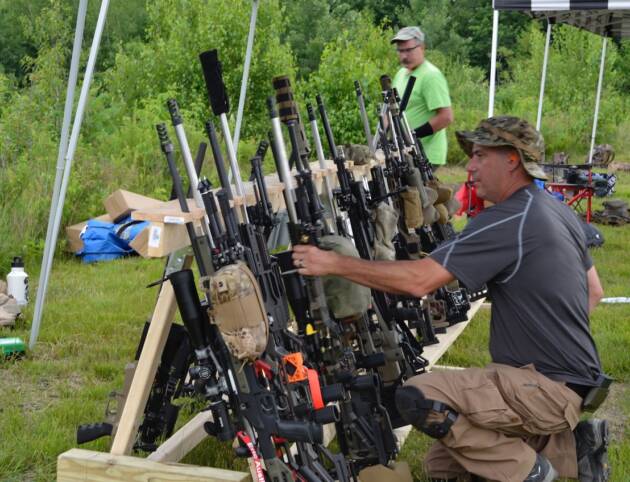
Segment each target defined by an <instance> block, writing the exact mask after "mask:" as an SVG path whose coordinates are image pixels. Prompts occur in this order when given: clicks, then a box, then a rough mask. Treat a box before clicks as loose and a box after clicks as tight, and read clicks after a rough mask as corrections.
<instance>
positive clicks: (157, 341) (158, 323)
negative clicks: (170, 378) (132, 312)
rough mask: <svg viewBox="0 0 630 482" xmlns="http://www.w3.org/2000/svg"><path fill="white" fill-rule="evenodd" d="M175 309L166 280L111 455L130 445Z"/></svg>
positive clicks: (127, 449)
mask: <svg viewBox="0 0 630 482" xmlns="http://www.w3.org/2000/svg"><path fill="white" fill-rule="evenodd" d="M175 308H176V303H175V292H174V291H173V286H172V285H171V282H170V281H165V282H164V283H163V284H162V288H161V290H160V294H159V296H158V300H157V302H156V304H155V309H154V310H153V315H152V317H151V324H150V325H149V330H148V331H147V337H146V339H145V341H144V347H143V348H142V353H141V354H140V359H139V360H138V365H137V367H136V371H135V373H134V376H133V381H132V382H131V387H130V388H129V393H128V395H127V400H126V401H125V406H124V407H123V410H122V414H121V416H120V421H119V422H118V429H117V430H116V434H115V436H114V440H113V441H112V448H111V453H112V454H113V455H126V454H129V453H130V452H131V449H132V448H133V443H134V441H135V439H136V435H137V433H138V427H139V425H140V417H141V416H142V413H143V411H144V407H145V406H146V404H147V399H148V397H149V391H150V390H151V385H152V384H153V380H154V378H155V373H156V370H157V366H158V363H159V362H160V358H161V357H162V351H163V350H164V345H165V344H166V338H167V337H168V333H169V330H170V326H171V323H172V322H173V318H174V316H175Z"/></svg>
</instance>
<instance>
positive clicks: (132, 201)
mask: <svg viewBox="0 0 630 482" xmlns="http://www.w3.org/2000/svg"><path fill="white" fill-rule="evenodd" d="M103 204H104V205H105V210H106V211H107V214H109V215H110V216H111V218H112V219H113V220H114V221H118V220H119V219H121V218H124V217H126V216H129V214H131V212H132V211H135V210H137V209H151V208H157V207H159V206H160V205H161V204H163V201H159V200H157V199H153V198H150V197H147V196H143V195H141V194H136V193H133V192H130V191H125V190H124V189H118V190H117V191H114V192H113V193H112V194H110V195H109V196H108V197H107V199H105V201H104V202H103Z"/></svg>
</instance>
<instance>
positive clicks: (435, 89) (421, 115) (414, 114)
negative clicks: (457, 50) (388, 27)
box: [391, 27, 453, 167]
mask: <svg viewBox="0 0 630 482" xmlns="http://www.w3.org/2000/svg"><path fill="white" fill-rule="evenodd" d="M391 43H393V44H396V51H397V52H398V58H399V60H400V65H402V68H401V69H400V70H399V71H398V72H397V73H396V76H395V77H394V82H393V85H394V87H395V88H396V89H397V90H398V94H399V95H400V96H402V95H403V92H404V91H405V87H406V86H407V82H408V81H409V77H411V76H412V75H413V76H414V77H415V78H416V83H415V85H414V87H413V91H412V93H411V97H410V98H409V103H408V105H407V109H406V110H405V112H406V113H407V119H408V121H409V126H410V127H411V128H412V129H413V130H414V131H415V133H416V136H418V139H420V140H421V142H422V146H423V147H424V150H425V152H426V155H427V157H428V158H429V161H430V162H431V164H433V165H434V166H435V167H437V166H440V165H444V164H446V150H447V147H448V146H447V141H446V130H445V128H446V127H447V126H448V125H449V124H450V123H451V122H453V109H452V108H451V97H450V95H449V93H448V84H447V82H446V79H445V78H444V75H443V74H442V72H440V70H439V69H438V68H437V67H436V66H435V65H433V64H432V63H431V62H429V61H428V60H426V59H425V58H424V33H423V32H422V30H420V29H419V28H418V27H405V28H403V29H401V30H400V31H399V32H398V33H397V34H396V36H395V37H394V38H393V39H392V40H391Z"/></svg>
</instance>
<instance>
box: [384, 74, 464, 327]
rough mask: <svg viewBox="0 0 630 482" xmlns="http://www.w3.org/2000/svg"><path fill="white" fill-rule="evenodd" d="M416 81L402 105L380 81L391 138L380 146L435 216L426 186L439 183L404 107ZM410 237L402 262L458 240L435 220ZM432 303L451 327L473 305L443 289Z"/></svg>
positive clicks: (400, 246) (459, 292)
mask: <svg viewBox="0 0 630 482" xmlns="http://www.w3.org/2000/svg"><path fill="white" fill-rule="evenodd" d="M415 80H416V79H415V77H413V76H412V77H410V79H409V82H408V83H407V86H406V88H405V93H404V94H403V101H402V102H401V101H400V98H399V97H398V93H397V92H396V89H393V88H392V86H391V80H390V79H389V77H388V76H382V77H381V87H382V89H383V99H384V102H385V104H386V105H387V107H388V109H387V115H388V119H387V120H388V124H389V129H388V130H389V132H390V133H391V137H392V139H391V142H390V141H389V140H388V139H387V136H386V133H385V132H383V133H381V146H387V147H384V151H386V155H390V156H392V155H396V154H397V157H398V159H397V160H396V161H393V160H391V161H390V163H391V164H393V165H396V166H397V167H400V166H401V165H403V166H405V165H406V166H405V167H403V169H402V172H401V174H402V177H400V178H398V179H400V180H402V182H403V183H405V184H406V185H407V186H412V187H413V188H415V189H417V190H418V194H419V196H420V201H421V207H422V208H423V209H427V210H428V212H433V209H434V208H433V206H432V202H431V200H430V199H429V195H428V192H427V187H426V185H427V184H430V183H433V182H437V179H436V178H435V177H434V175H433V170H432V168H431V164H430V163H429V160H428V158H427V157H426V154H425V152H424V149H423V147H422V144H421V143H420V141H419V140H418V139H417V137H416V135H415V133H414V132H413V131H412V130H411V129H410V128H409V124H408V122H407V118H406V116H405V113H404V107H405V106H406V103H407V100H408V99H409V97H410V94H411V91H412V90H413V86H414V83H415ZM390 179H391V178H390ZM393 182H398V181H393ZM406 229H407V228H406V227H404V226H401V231H404V230H406ZM409 234H410V235H411V236H406V237H403V236H402V235H401V236H398V239H397V254H398V256H399V257H401V258H402V259H409V257H410V256H417V255H419V254H421V253H430V252H431V251H433V250H434V249H435V248H436V247H437V246H438V245H439V244H440V243H442V242H444V241H447V240H448V239H451V238H452V237H454V236H455V232H454V230H453V227H452V225H451V224H450V222H448V221H447V222H444V223H442V222H438V221H434V220H432V221H431V222H426V221H425V222H424V223H423V224H422V225H421V226H416V227H415V228H412V229H411V232H410V233H409ZM416 237H417V238H418V239H417V241H416V240H415V238H416ZM429 300H430V303H429V307H430V311H431V318H432V319H434V320H436V321H442V320H444V321H446V322H448V324H454V323H457V322H460V321H464V320H466V319H467V313H468V310H469V309H470V302H469V300H468V295H467V293H466V291H465V290H463V289H460V288H457V289H451V288H448V287H442V288H439V289H438V290H436V292H435V293H434V294H433V295H430V296H429Z"/></svg>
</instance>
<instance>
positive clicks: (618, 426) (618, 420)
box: [594, 383, 630, 442]
mask: <svg viewBox="0 0 630 482" xmlns="http://www.w3.org/2000/svg"><path fill="white" fill-rule="evenodd" d="M629 396H630V385H629V384H627V383H613V384H612V385H611V387H610V393H609V394H608V398H606V401H605V402H604V403H603V404H602V406H601V407H599V409H598V410H597V411H596V412H595V415H594V416H595V417H597V418H605V419H606V420H608V426H609V427H610V436H611V438H612V440H613V441H615V442H621V441H622V440H623V439H624V430H625V427H626V425H627V423H628V418H630V417H628V415H629V414H627V413H625V412H624V406H623V405H624V403H623V401H624V400H627V399H628V398H627V397H629Z"/></svg>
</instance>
